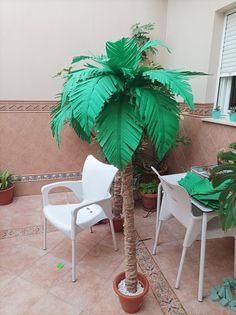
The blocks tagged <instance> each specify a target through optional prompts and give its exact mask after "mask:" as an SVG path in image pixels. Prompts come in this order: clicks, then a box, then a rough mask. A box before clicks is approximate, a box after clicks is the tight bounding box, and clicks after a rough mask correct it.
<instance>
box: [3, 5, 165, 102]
mask: <svg viewBox="0 0 236 315" xmlns="http://www.w3.org/2000/svg"><path fill="white" fill-rule="evenodd" d="M166 4H167V2H166V1H165V0H148V1H147V0H69V1H68V0H33V1H30V0H21V1H18V0H1V1H0V29H1V32H0V43H1V53H0V69H1V71H0V99H2V100H53V99H54V98H55V95H56V94H57V93H58V92H59V91H60V89H61V86H62V80H61V79H60V78H53V76H54V75H55V74H56V73H58V72H59V71H60V70H61V69H63V68H65V67H68V66H69V65H70V62H71V60H72V58H73V57H74V56H78V55H90V54H91V53H93V54H99V55H101V54H103V53H105V42H106V41H109V40H110V41H115V40H118V39H119V38H121V37H125V36H130V27H131V25H133V24H135V23H137V22H141V23H150V22H154V23H156V25H157V27H156V30H155V31H154V32H153V36H154V37H155V38H156V37H158V38H159V39H162V40H163V39H164V36H165V26H166V25H165V21H166ZM163 51H164V49H160V53H162V52H163Z"/></svg>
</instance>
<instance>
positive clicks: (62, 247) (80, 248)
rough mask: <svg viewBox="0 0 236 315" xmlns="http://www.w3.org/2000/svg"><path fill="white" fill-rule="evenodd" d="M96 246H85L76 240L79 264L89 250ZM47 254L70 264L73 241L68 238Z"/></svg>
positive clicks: (49, 249)
mask: <svg viewBox="0 0 236 315" xmlns="http://www.w3.org/2000/svg"><path fill="white" fill-rule="evenodd" d="M94 246H95V245H94V244H90V245H89V244H87V245H86V244H84V243H80V242H79V241H78V239H77V240H76V260H77V262H78V261H80V260H81V259H82V258H83V257H84V256H85V255H86V254H87V253H88V252H89V250H90V249H91V248H92V247H94ZM47 252H48V253H50V254H52V255H53V256H56V257H58V258H61V259H63V260H66V261H67V262H68V263H71V259H72V257H71V255H72V254H71V239H69V238H68V237H66V238H64V239H63V240H62V241H61V242H60V243H59V244H58V245H56V246H54V247H53V248H49V247H48V249H47Z"/></svg>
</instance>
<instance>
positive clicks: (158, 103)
mask: <svg viewBox="0 0 236 315" xmlns="http://www.w3.org/2000/svg"><path fill="white" fill-rule="evenodd" d="M135 94H136V104H137V106H138V108H139V113H140V116H141V117H142V119H144V121H145V127H146V130H147V134H148V136H149V137H150V139H151V141H152V143H153V144H154V146H155V149H156V151H157V155H158V158H159V159H160V160H162V159H163V157H164V156H165V154H166V153H167V152H168V151H169V149H170V148H171V147H172V146H173V144H174V143H175V141H176V137H177V135H178V132H179V105H178V103H177V102H176V101H175V100H174V99H173V98H171V96H167V95H165V94H164V93H162V92H161V91H158V90H152V89H150V88H136V89H135Z"/></svg>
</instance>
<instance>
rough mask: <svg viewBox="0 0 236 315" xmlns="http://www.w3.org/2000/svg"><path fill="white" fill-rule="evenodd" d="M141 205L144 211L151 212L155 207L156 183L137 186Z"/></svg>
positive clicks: (154, 181)
mask: <svg viewBox="0 0 236 315" xmlns="http://www.w3.org/2000/svg"><path fill="white" fill-rule="evenodd" d="M139 191H140V196H141V200H142V204H143V206H144V208H145V209H147V210H153V209H155V208H156V205H157V182H156V180H153V181H151V182H148V183H141V184H140V185H139Z"/></svg>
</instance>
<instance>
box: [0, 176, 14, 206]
mask: <svg viewBox="0 0 236 315" xmlns="http://www.w3.org/2000/svg"><path fill="white" fill-rule="evenodd" d="M11 177H12V175H11V173H10V172H9V171H8V170H5V171H3V172H2V173H0V205H8V204H9V203H11V202H12V200H13V194H14V188H15V185H14V184H13V183H12V180H11Z"/></svg>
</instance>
